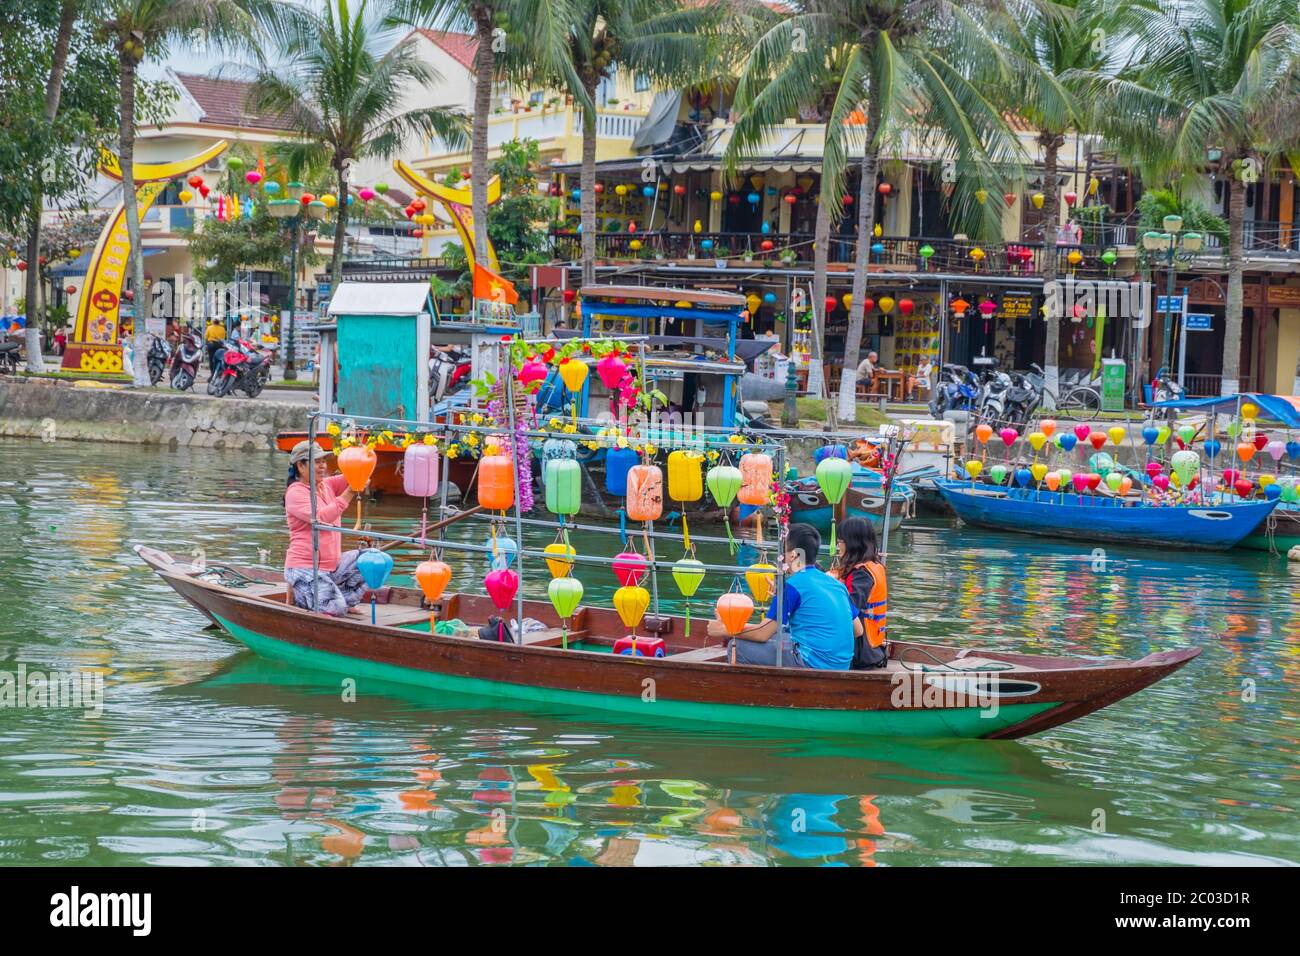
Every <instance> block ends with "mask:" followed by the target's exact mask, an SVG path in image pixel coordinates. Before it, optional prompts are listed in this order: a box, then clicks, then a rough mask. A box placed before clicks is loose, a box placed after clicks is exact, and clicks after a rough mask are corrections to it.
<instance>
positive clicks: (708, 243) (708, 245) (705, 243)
mask: <svg viewBox="0 0 1300 956" xmlns="http://www.w3.org/2000/svg"><path fill="white" fill-rule="evenodd" d="M700 248H701V249H703V250H704V251H705V252H708V251H709V250H710V249H712V248H713V240H712V239H701V240H700Z"/></svg>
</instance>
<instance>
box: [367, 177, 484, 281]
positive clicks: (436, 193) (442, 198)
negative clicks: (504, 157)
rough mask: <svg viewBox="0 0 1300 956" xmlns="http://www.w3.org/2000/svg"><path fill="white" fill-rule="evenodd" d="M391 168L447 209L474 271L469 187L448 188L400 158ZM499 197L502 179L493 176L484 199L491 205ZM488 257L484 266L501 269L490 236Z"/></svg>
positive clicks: (470, 269) (471, 210) (470, 268)
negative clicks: (418, 171) (423, 174)
mask: <svg viewBox="0 0 1300 956" xmlns="http://www.w3.org/2000/svg"><path fill="white" fill-rule="evenodd" d="M393 169H395V170H396V171H397V175H399V176H401V177H402V178H403V179H404V180H406V182H407V184H408V185H409V186H411V188H412V189H414V190H415V191H416V192H419V193H423V194H424V195H426V196H428V197H430V198H431V199H433V200H434V201H435V202H437V203H438V204H439V205H441V206H442V208H443V209H444V210H445V211H446V213H447V217H448V218H449V219H451V224H452V225H453V226H455V227H456V233H457V235H459V236H460V243H461V245H462V246H464V247H465V258H466V260H467V261H468V263H469V271H470V273H471V274H472V273H473V272H474V209H473V198H472V196H471V194H470V191H469V190H468V189H449V188H448V187H446V186H443V185H442V184H440V183H435V182H434V181H433V180H432V179H429V178H428V177H427V176H422V175H420V174H419V173H417V172H416V171H415V170H414V169H412V168H411V167H410V166H408V165H406V163H404V162H402V161H401V160H400V159H398V160H394V161H393ZM500 198H501V179H500V177H498V176H493V177H492V178H491V179H489V180H488V186H487V201H488V205H489V206H491V205H492V204H493V203H494V202H496V201H497V200H499V199H500ZM487 254H488V261H487V266H486V268H488V269H491V270H492V271H493V272H500V271H501V266H500V264H499V263H498V262H497V251H496V250H495V249H494V248H492V240H490V239H489V240H488V244H487Z"/></svg>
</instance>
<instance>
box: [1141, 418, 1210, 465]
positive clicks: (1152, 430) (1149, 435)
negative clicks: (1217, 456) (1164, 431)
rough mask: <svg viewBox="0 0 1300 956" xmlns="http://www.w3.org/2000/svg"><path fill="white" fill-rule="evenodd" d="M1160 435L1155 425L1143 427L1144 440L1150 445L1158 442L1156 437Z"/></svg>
mask: <svg viewBox="0 0 1300 956" xmlns="http://www.w3.org/2000/svg"><path fill="white" fill-rule="evenodd" d="M1159 437H1160V430H1159V429H1158V428H1156V427H1155V426H1154V425H1148V426H1147V427H1146V428H1144V429H1142V440H1143V441H1144V442H1146V443H1147V444H1148V445H1154V444H1155V443H1156V439H1157V438H1159ZM1210 457H1211V458H1213V457H1214V456H1213V455H1211V456H1210Z"/></svg>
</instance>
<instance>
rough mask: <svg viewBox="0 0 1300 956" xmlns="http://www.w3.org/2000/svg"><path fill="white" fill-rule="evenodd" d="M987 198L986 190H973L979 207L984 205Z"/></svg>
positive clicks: (987, 192)
mask: <svg viewBox="0 0 1300 956" xmlns="http://www.w3.org/2000/svg"><path fill="white" fill-rule="evenodd" d="M988 198H989V191H988V190H987V189H977V190H975V201H976V202H977V203H979V204H980V205H981V206H982V205H984V203H985V202H986V201H987V200H988Z"/></svg>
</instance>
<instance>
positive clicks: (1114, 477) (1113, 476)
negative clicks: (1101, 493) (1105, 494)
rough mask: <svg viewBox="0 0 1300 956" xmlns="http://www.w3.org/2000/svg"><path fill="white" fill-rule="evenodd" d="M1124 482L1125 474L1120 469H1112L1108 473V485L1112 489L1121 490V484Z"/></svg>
mask: <svg viewBox="0 0 1300 956" xmlns="http://www.w3.org/2000/svg"><path fill="white" fill-rule="evenodd" d="M1123 483H1124V476H1123V475H1121V474H1120V473H1119V472H1118V471H1112V472H1110V473H1109V474H1108V475H1106V485H1107V487H1109V488H1110V490H1111V491H1116V492H1117V491H1119V486H1120V485H1122V484H1123Z"/></svg>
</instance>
